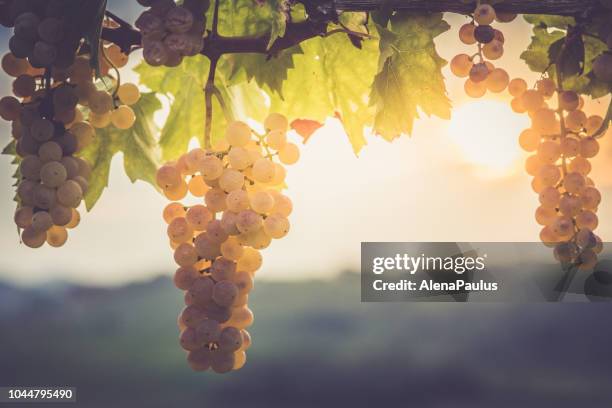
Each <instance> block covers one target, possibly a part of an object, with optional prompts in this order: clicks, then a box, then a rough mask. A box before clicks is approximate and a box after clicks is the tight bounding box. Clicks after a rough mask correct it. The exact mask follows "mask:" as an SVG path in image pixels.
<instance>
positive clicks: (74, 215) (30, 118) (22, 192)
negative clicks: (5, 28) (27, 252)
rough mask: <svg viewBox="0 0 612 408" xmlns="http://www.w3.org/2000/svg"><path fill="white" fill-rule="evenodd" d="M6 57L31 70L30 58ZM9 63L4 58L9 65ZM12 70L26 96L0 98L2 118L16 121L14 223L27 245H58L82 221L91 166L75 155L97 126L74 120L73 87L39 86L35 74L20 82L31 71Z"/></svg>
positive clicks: (18, 90)
mask: <svg viewBox="0 0 612 408" xmlns="http://www.w3.org/2000/svg"><path fill="white" fill-rule="evenodd" d="M7 55H8V56H9V58H8V60H10V61H12V62H15V61H17V62H18V65H19V66H20V67H21V69H22V70H23V72H28V71H29V70H31V69H32V67H31V66H30V64H29V63H28V62H27V61H26V60H18V59H16V58H15V57H14V56H12V54H7ZM5 61H6V57H5V59H3V66H4V67H5V68H6V67H7V64H4V62H5ZM16 66H17V65H15V66H11V68H10V69H9V70H8V71H11V69H12V68H15V67H16ZM10 73H13V74H19V76H18V78H17V80H16V81H15V83H14V85H13V89H14V91H15V94H16V95H17V96H20V97H22V98H24V99H23V102H20V101H19V100H18V99H17V98H15V97H11V96H8V97H4V98H2V99H0V116H1V117H2V118H3V119H5V120H9V121H11V122H12V135H13V137H14V139H15V141H16V152H17V154H18V155H19V157H20V158H21V160H20V164H19V173H18V174H19V175H20V180H19V184H18V186H17V199H18V202H19V206H18V208H17V210H16V212H15V223H16V224H17V226H18V227H19V228H20V229H23V231H22V233H21V239H22V242H23V243H24V244H25V245H27V246H29V247H31V248H38V247H40V246H42V245H43V244H44V243H45V241H46V242H47V243H48V244H49V245H51V246H54V247H59V246H62V245H63V244H64V243H65V242H66V240H67V238H68V232H67V230H66V229H67V228H74V227H76V226H77V225H78V223H79V220H80V215H79V213H78V211H77V210H76V208H77V207H78V206H79V204H80V203H81V200H82V199H83V194H84V193H85V192H86V191H87V187H88V179H89V175H90V173H91V167H90V165H89V164H88V163H87V162H86V161H85V160H83V159H81V158H79V157H75V156H74V154H75V153H77V152H79V151H80V150H81V149H82V148H84V147H85V146H86V144H87V143H88V142H89V141H90V140H91V139H92V138H93V128H91V126H90V125H89V124H87V123H86V122H80V121H75V120H76V118H75V116H76V114H75V110H76V106H77V103H78V98H77V95H76V93H75V91H74V89H73V88H72V87H70V86H69V85H58V86H56V87H54V88H41V89H36V88H37V84H36V81H35V80H34V77H31V76H27V77H28V78H31V79H32V82H28V83H27V84H26V83H24V82H23V81H18V80H19V78H24V75H27V74H22V73H21V72H17V71H15V70H13V71H11V72H10Z"/></svg>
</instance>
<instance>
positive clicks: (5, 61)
mask: <svg viewBox="0 0 612 408" xmlns="http://www.w3.org/2000/svg"><path fill="white" fill-rule="evenodd" d="M2 69H3V70H4V72H6V73H7V75H9V76H12V77H15V78H16V77H18V76H20V75H23V74H25V73H26V72H27V70H28V62H27V61H26V60H25V59H23V58H17V57H15V55H13V54H12V53H10V52H9V53H6V54H4V56H3V57H2Z"/></svg>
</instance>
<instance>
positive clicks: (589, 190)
mask: <svg viewBox="0 0 612 408" xmlns="http://www.w3.org/2000/svg"><path fill="white" fill-rule="evenodd" d="M509 89H510V92H511V94H512V96H514V98H515V99H514V101H513V107H514V108H515V110H517V111H518V112H527V113H528V114H529V116H530V118H531V127H530V128H529V129H526V130H524V131H523V132H522V133H521V135H520V137H519V144H520V146H521V148H522V149H524V150H525V151H527V152H530V153H533V154H532V155H531V156H529V157H528V158H527V161H526V170H527V173H528V174H530V175H531V176H533V177H534V178H533V181H532V184H531V185H532V188H533V190H534V191H535V192H536V193H537V194H538V195H539V201H540V207H538V209H537V210H536V213H535V218H536V221H537V222H538V224H540V225H542V226H543V229H542V231H541V233H540V239H541V240H542V242H543V243H544V244H545V245H547V246H550V247H554V255H555V257H556V258H557V259H558V260H559V261H560V262H562V263H566V264H571V265H576V266H577V267H578V268H579V269H582V270H589V269H592V268H593V267H594V266H595V265H596V264H597V254H598V253H599V252H601V250H602V241H601V239H600V238H599V237H598V236H597V235H595V233H594V231H595V229H596V228H597V226H598V223H599V221H598V218H597V208H598V206H599V204H600V202H601V193H600V192H599V190H597V188H595V184H594V182H593V180H592V179H591V178H590V177H588V175H589V173H590V172H591V163H590V162H589V159H592V158H593V157H595V156H596V155H597V154H598V153H599V142H598V141H597V139H596V138H595V137H594V136H595V135H596V134H597V132H598V130H599V129H600V127H601V125H602V123H603V118H602V117H601V116H598V115H591V116H587V115H586V113H585V112H584V111H583V110H582V107H583V104H584V101H583V99H582V98H581V97H580V96H579V95H578V94H577V93H576V92H574V91H564V90H561V89H558V88H557V86H556V84H555V82H554V81H553V80H551V79H548V78H544V79H541V80H540V81H538V82H537V84H536V87H535V89H527V83H526V82H525V81H524V80H522V79H513V80H512V82H511V84H510V87H509ZM555 95H556V98H553V97H554V96H555ZM555 99H556V101H557V103H556V106H555V107H554V108H553V107H550V106H549V105H552V104H553V101H554V100H555Z"/></svg>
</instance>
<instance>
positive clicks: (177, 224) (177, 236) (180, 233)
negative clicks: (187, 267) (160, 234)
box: [168, 217, 193, 243]
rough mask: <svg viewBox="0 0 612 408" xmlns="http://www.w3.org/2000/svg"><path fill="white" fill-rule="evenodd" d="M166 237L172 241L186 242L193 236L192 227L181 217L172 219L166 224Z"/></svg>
mask: <svg viewBox="0 0 612 408" xmlns="http://www.w3.org/2000/svg"><path fill="white" fill-rule="evenodd" d="M168 237H169V238H170V239H171V240H172V241H174V242H179V243H183V242H188V241H191V240H192V238H193V228H192V227H191V225H190V224H189V223H188V222H187V220H186V219H185V218H183V217H179V218H175V219H173V220H172V221H171V222H170V224H169V225H168Z"/></svg>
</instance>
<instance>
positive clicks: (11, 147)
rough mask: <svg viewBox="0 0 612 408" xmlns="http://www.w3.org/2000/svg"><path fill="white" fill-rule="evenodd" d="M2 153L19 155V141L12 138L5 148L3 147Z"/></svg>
mask: <svg viewBox="0 0 612 408" xmlns="http://www.w3.org/2000/svg"><path fill="white" fill-rule="evenodd" d="M1 154H6V155H9V156H17V142H16V141H15V139H11V141H10V142H9V143H8V144H7V145H6V146H4V149H2V153H1Z"/></svg>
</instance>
